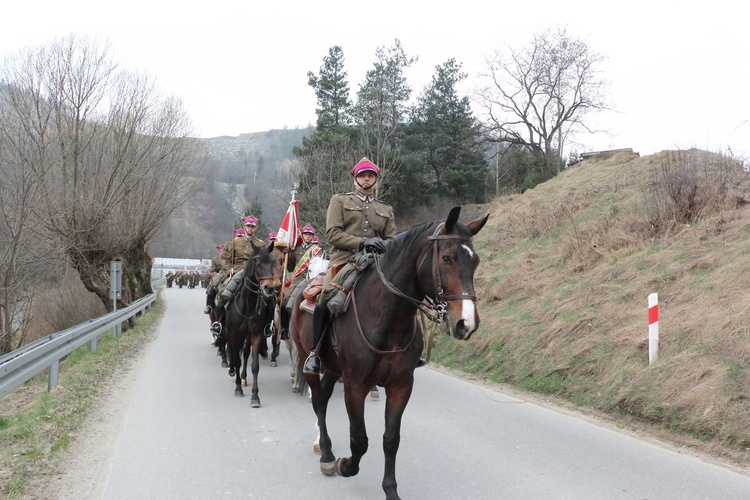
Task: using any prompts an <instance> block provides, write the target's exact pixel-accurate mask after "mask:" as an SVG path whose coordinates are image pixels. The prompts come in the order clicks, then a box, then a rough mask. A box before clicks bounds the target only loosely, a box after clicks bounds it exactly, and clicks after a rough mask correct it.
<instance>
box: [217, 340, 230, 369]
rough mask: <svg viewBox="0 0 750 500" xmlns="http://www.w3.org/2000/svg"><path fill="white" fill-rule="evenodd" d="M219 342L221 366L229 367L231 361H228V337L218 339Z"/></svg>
mask: <svg viewBox="0 0 750 500" xmlns="http://www.w3.org/2000/svg"><path fill="white" fill-rule="evenodd" d="M218 342H219V356H221V367H222V368H227V367H228V366H229V363H228V362H227V341H226V339H224V338H222V339H220V340H218Z"/></svg>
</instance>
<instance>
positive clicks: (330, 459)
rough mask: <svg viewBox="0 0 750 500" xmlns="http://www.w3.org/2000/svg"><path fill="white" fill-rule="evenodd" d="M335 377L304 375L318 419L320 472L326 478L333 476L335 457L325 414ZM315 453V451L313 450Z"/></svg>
mask: <svg viewBox="0 0 750 500" xmlns="http://www.w3.org/2000/svg"><path fill="white" fill-rule="evenodd" d="M337 379H338V377H337V376H335V375H331V374H329V373H324V374H323V376H322V377H320V376H318V375H313V374H305V380H307V384H308V385H309V386H310V390H311V391H312V406H313V410H314V411H315V416H316V417H318V441H319V444H320V471H321V472H322V473H323V474H325V475H326V476H331V475H333V474H335V472H336V468H335V461H336V457H335V456H334V454H333V451H332V445H331V437H330V436H329V435H328V427H327V426H326V413H327V411H328V401H329V400H330V399H331V394H333V388H334V387H336V380H337ZM314 451H315V452H316V453H317V450H315V449H314Z"/></svg>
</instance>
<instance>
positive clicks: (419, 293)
mask: <svg viewBox="0 0 750 500" xmlns="http://www.w3.org/2000/svg"><path fill="white" fill-rule="evenodd" d="M460 211H461V209H460V207H455V208H453V209H452V210H451V211H450V214H449V215H448V217H447V219H446V220H445V222H431V223H424V224H420V225H417V226H414V227H412V228H411V229H409V230H408V231H407V232H405V233H404V234H402V235H400V236H399V237H398V238H396V239H395V240H394V241H392V242H391V243H390V244H389V245H388V247H387V251H386V253H385V254H383V255H382V256H381V257H378V258H376V260H375V263H374V264H371V265H370V266H369V267H368V268H367V269H366V270H365V271H364V272H363V273H362V275H361V277H360V278H359V281H358V282H357V283H356V285H355V286H354V288H353V290H352V293H351V296H350V300H351V302H350V304H349V307H348V309H347V311H346V312H345V313H342V314H340V315H338V316H336V317H335V318H333V320H332V321H331V322H330V324H331V325H332V330H333V331H332V332H331V331H329V332H328V334H327V335H326V336H325V340H324V342H323V346H322V347H321V349H319V353H320V356H321V362H322V369H323V371H324V374H323V376H322V377H318V376H316V375H308V374H306V375H305V380H306V382H307V383H308V384H309V385H310V388H311V390H312V405H313V409H314V411H315V415H316V416H317V419H318V427H319V432H320V450H321V455H322V456H321V458H320V469H321V471H322V472H323V473H324V474H326V475H331V474H334V473H338V474H339V475H341V476H344V477H349V476H354V475H356V474H357V473H358V472H359V464H360V460H361V459H362V456H363V455H364V454H365V452H366V451H367V447H368V438H367V432H366V429H365V418H364V404H365V398H366V396H367V394H368V393H369V392H370V389H371V388H372V387H373V386H376V385H380V386H382V387H384V388H385V393H386V404H385V433H384V434H383V451H384V453H385V474H384V476H383V490H384V491H385V494H386V499H387V500H396V499H399V498H400V497H399V496H398V492H397V485H396V453H397V452H398V447H399V442H400V439H401V436H400V433H401V417H402V415H403V413H404V410H405V409H406V405H407V403H408V402H409V398H410V396H411V392H412V386H413V384H414V369H415V368H416V366H417V362H418V361H419V356H420V354H421V352H422V335H421V333H420V332H421V329H420V328H419V325H418V322H417V311H418V310H419V309H422V311H423V312H425V313H426V314H428V315H429V316H430V317H431V318H433V319H435V320H442V319H443V318H445V316H447V319H448V321H449V325H450V328H451V331H452V333H453V336H454V337H456V338H457V339H461V340H467V339H468V338H469V337H470V336H471V334H472V333H474V331H475V330H476V329H477V327H478V326H479V313H478V312H477V308H476V297H475V293H474V271H475V270H476V268H477V266H478V265H479V256H478V255H477V253H476V252H475V251H474V247H473V244H472V237H473V236H474V235H476V234H477V233H478V232H479V230H480V229H482V227H483V226H484V224H485V223H486V222H487V219H488V217H489V215H487V216H485V217H484V218H483V219H481V220H477V221H474V222H470V223H468V224H463V223H461V222H459V220H458V219H459V213H460ZM300 302H301V297H300V298H298V299H297V300H296V303H295V305H294V307H293V310H292V320H291V327H292V337H293V338H294V340H295V343H296V345H297V349H298V350H299V352H305V353H306V352H309V351H310V342H311V340H310V339H311V338H312V331H311V323H312V315H311V314H309V313H306V312H303V311H301V310H300V309H299V307H298V305H299V303H300ZM332 338H335V341H336V346H335V350H334V346H333V344H332V342H331V340H332ZM301 358H303V357H301ZM339 377H342V378H343V382H344V384H343V386H344V399H345V401H346V411H347V414H348V415H349V436H350V449H351V454H352V455H351V457H348V458H339V459H336V457H335V456H334V455H333V452H332V451H331V439H330V437H329V434H328V429H327V427H326V411H327V408H328V401H329V399H330V397H331V394H332V392H333V388H334V386H335V385H336V380H337V379H338V378H339Z"/></svg>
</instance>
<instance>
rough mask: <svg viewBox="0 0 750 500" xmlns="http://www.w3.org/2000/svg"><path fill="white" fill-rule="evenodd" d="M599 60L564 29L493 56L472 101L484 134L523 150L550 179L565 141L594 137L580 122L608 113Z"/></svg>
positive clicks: (557, 164)
mask: <svg viewBox="0 0 750 500" xmlns="http://www.w3.org/2000/svg"><path fill="white" fill-rule="evenodd" d="M603 59H604V58H603V57H602V56H600V55H598V54H596V53H595V52H593V51H592V50H591V49H590V48H589V47H588V46H587V45H586V43H584V42H583V41H581V40H578V39H575V38H573V37H572V36H570V35H568V33H567V32H566V31H565V30H564V29H561V30H560V29H558V30H556V31H553V30H548V31H546V32H544V33H542V34H541V35H537V36H535V37H534V38H533V39H532V41H531V43H530V44H529V45H527V46H524V47H521V48H508V54H507V55H504V54H503V53H501V52H500V51H498V52H496V53H495V54H494V56H492V57H491V58H489V59H488V60H487V66H488V69H489V72H488V74H485V75H482V81H483V82H486V83H485V84H484V86H483V87H482V88H481V89H480V90H479V91H478V92H477V97H476V99H477V101H478V103H479V104H480V106H482V108H483V109H484V116H483V117H482V119H483V121H484V122H485V126H486V128H487V131H488V132H489V134H490V135H491V136H492V137H493V138H494V140H496V141H498V142H505V143H509V144H518V145H521V146H524V147H527V148H528V149H529V150H530V151H531V152H532V154H533V155H534V156H535V157H536V159H537V161H538V162H539V164H540V166H542V168H543V169H544V171H545V172H546V173H547V174H548V175H547V176H548V177H551V176H553V175H555V174H556V173H557V172H558V171H559V168H560V165H562V164H563V161H562V159H563V148H564V146H565V140H566V139H567V137H568V136H569V135H570V134H575V133H577V132H581V131H583V130H586V131H589V132H593V131H592V130H590V129H589V127H588V126H587V125H586V124H585V123H584V121H583V119H584V117H585V116H586V115H587V114H589V113H590V112H595V111H599V110H604V109H608V108H607V104H606V102H605V100H604V97H603V95H604V87H605V85H606V84H605V82H604V81H603V80H602V79H601V78H600V76H599V74H598V72H597V66H598V65H599V63H600V62H601V61H603Z"/></svg>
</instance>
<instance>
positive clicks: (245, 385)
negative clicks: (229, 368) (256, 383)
mask: <svg viewBox="0 0 750 500" xmlns="http://www.w3.org/2000/svg"><path fill="white" fill-rule="evenodd" d="M242 387H247V380H245V379H244V378H243V379H242Z"/></svg>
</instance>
